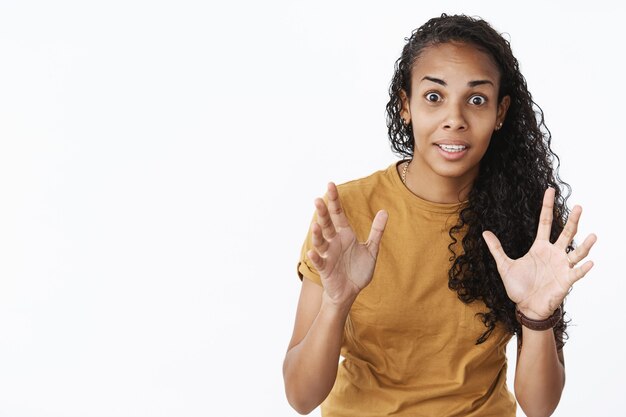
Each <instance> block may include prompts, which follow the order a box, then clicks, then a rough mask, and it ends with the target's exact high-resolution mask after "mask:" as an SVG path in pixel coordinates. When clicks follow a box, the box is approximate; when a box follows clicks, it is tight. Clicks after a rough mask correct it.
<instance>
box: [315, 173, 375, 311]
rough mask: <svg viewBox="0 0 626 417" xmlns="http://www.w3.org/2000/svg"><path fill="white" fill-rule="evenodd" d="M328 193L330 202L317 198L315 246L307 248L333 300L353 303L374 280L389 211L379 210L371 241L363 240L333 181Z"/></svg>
mask: <svg viewBox="0 0 626 417" xmlns="http://www.w3.org/2000/svg"><path fill="white" fill-rule="evenodd" d="M326 196H327V199H328V205H326V203H324V200H322V199H321V198H318V199H316V200H315V208H316V210H317V222H314V223H313V224H312V225H311V241H312V244H313V249H311V250H309V251H308V252H307V256H308V257H309V259H310V260H311V262H313V266H315V268H316V269H317V270H318V272H319V273H320V276H321V278H322V285H323V286H324V292H325V294H326V295H327V296H328V297H329V299H330V301H331V302H333V303H336V304H343V303H350V302H352V301H354V299H355V298H356V296H357V295H358V293H359V292H360V291H361V290H362V289H363V288H365V287H366V286H367V285H368V284H369V283H370V281H371V280H372V275H373V274H374V266H375V265H376V257H377V256H378V247H379V245H380V240H381V239H382V236H383V232H384V231H385V225H386V224H387V212H385V211H384V210H381V211H379V212H378V213H377V214H376V216H375V217H374V220H373V222H372V227H371V230H370V234H369V237H368V239H367V241H366V242H364V243H360V242H358V241H357V239H356V236H355V235H354V231H353V230H352V227H351V226H350V224H349V222H348V219H347V217H346V215H345V213H344V212H343V209H342V207H341V202H340V201H339V194H338V193H337V187H336V186H335V184H333V183H332V182H331V183H329V184H328V191H327V193H326Z"/></svg>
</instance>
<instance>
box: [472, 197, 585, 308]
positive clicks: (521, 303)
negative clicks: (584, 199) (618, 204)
mask: <svg viewBox="0 0 626 417" xmlns="http://www.w3.org/2000/svg"><path fill="white" fill-rule="evenodd" d="M553 210H554V189H553V188H548V189H547V190H546V192H545V194H544V196H543V206H542V208H541V214H540V216H539V227H538V230H537V237H536V238H535V241H534V242H533V245H532V246H531V248H530V250H529V251H528V253H527V254H526V255H524V256H523V257H521V258H519V259H515V260H513V259H511V258H509V257H508V256H507V255H506V253H504V250H503V249H502V245H501V244H500V241H499V240H498V238H497V237H496V236H495V235H494V234H493V233H492V232H489V231H485V232H483V238H484V239H485V241H486V242H487V246H488V247H489V251H490V252H491V254H492V255H493V257H494V259H495V260H496V264H497V266H498V272H499V273H500V277H502V282H503V283H504V288H505V289H506V292H507V295H508V296H509V298H510V299H511V300H512V301H513V302H514V303H515V304H517V308H518V309H519V310H520V311H521V312H522V313H523V314H524V315H525V316H527V317H529V318H531V319H536V320H543V319H546V318H548V317H550V315H552V313H553V312H554V310H556V309H557V308H558V307H559V306H560V305H561V303H562V302H563V299H564V298H565V296H566V295H567V293H568V292H569V290H570V288H571V286H572V285H573V284H574V283H575V282H576V281H578V280H579V279H581V278H582V277H584V276H585V275H586V274H587V272H589V270H591V268H592V267H593V262H592V261H586V262H585V263H584V264H582V265H581V266H576V264H578V263H579V262H580V261H582V260H583V259H585V257H587V255H588V254H589V250H590V249H591V247H592V246H593V244H594V243H595V242H596V235H594V234H590V235H589V236H587V238H586V239H585V240H584V242H583V243H582V244H581V245H580V246H578V247H577V248H576V249H575V250H573V251H571V252H570V253H566V251H565V250H566V248H567V246H568V245H569V244H570V243H571V242H572V240H573V239H574V236H575V235H576V231H577V229H578V220H579V219H580V214H581V212H582V208H581V207H580V206H574V208H573V209H572V211H571V213H570V215H569V218H568V219H567V223H566V224H565V227H564V228H563V231H562V232H561V235H560V236H559V238H558V240H557V241H556V242H555V243H554V244H552V243H550V230H551V228H552V215H553Z"/></svg>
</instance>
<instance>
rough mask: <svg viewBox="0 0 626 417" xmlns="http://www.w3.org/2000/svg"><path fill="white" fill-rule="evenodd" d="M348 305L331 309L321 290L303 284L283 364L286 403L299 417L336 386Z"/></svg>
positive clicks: (305, 283) (331, 306) (318, 402)
mask: <svg viewBox="0 0 626 417" xmlns="http://www.w3.org/2000/svg"><path fill="white" fill-rule="evenodd" d="M351 305H352V303H351V302H348V303H346V304H345V305H343V306H339V305H334V304H333V303H332V302H330V301H329V300H328V299H327V297H324V295H323V289H322V287H320V286H319V285H317V284H315V283H313V282H312V281H310V280H308V279H306V278H305V279H303V280H302V289H301V292H300V300H299V302H298V310H297V312H296V324H295V326H294V331H293V336H292V338H291V342H290V343H289V348H288V350H287V354H286V355H285V361H284V363H283V377H284V380H285V392H286V394H287V400H288V401H289V404H291V406H292V407H293V408H294V409H295V410H296V411H297V412H298V413H300V414H308V413H310V412H311V411H312V410H313V409H314V408H315V407H317V406H318V405H320V404H321V403H322V401H324V399H325V398H326V397H327V396H328V394H329V393H330V390H331V389H332V387H333V385H334V383H335V378H336V377H337V367H338V363H339V354H340V349H341V342H342V340H343V328H344V324H345V322H346V318H347V316H348V312H349V311H350V306H351Z"/></svg>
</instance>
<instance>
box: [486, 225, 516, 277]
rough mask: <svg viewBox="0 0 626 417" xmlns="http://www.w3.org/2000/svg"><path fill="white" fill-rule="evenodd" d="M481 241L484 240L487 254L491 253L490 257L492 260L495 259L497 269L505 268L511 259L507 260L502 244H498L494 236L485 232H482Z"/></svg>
mask: <svg viewBox="0 0 626 417" xmlns="http://www.w3.org/2000/svg"><path fill="white" fill-rule="evenodd" d="M483 239H485V242H486V243H487V247H488V248H489V252H491V256H493V259H495V261H496V264H497V265H498V269H500V268H501V267H505V266H506V265H507V264H508V263H509V262H511V258H509V257H508V256H507V254H506V253H505V252H504V249H503V248H502V244H500V241H499V240H498V238H497V237H496V235H494V234H493V233H492V232H490V231H488V230H486V231H484V232H483Z"/></svg>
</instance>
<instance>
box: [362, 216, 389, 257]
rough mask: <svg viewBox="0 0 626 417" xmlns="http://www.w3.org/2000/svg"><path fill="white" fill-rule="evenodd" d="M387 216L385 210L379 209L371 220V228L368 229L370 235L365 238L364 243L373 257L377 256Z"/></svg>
mask: <svg viewBox="0 0 626 417" xmlns="http://www.w3.org/2000/svg"><path fill="white" fill-rule="evenodd" d="M388 218H389V215H388V214H387V212H386V211H385V210H380V211H379V212H378V213H376V216H375V217H374V220H373V221H372V228H371V229H370V235H369V236H368V238H367V242H366V245H367V248H368V249H369V251H370V254H371V255H372V257H373V258H374V259H376V257H377V256H378V248H379V246H380V241H381V240H382V238H383V233H384V232H385V226H386V225H387V219H388Z"/></svg>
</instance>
